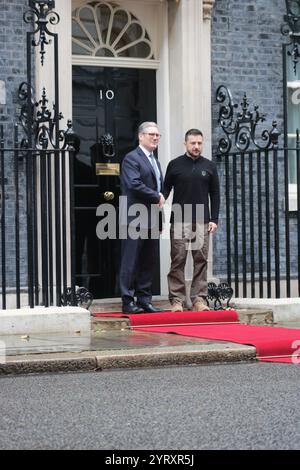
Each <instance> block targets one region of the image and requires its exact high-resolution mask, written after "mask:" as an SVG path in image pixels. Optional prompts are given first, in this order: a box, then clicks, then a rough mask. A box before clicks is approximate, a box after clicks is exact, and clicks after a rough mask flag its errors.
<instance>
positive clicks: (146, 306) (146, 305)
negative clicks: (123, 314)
mask: <svg viewBox="0 0 300 470" xmlns="http://www.w3.org/2000/svg"><path fill="white" fill-rule="evenodd" d="M137 305H138V307H140V308H142V309H143V312H145V313H158V312H161V310H160V309H159V308H156V307H154V305H152V304H151V303H150V302H149V303H141V302H138V303H137Z"/></svg>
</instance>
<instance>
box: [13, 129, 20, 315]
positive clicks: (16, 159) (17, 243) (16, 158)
mask: <svg viewBox="0 0 300 470" xmlns="http://www.w3.org/2000/svg"><path fill="white" fill-rule="evenodd" d="M14 147H15V151H14V177H15V266H16V307H17V308H20V307H21V297H20V204H19V151H18V148H19V142H18V126H17V125H15V127H14Z"/></svg>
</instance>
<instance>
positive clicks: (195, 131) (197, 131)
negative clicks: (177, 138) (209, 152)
mask: <svg viewBox="0 0 300 470" xmlns="http://www.w3.org/2000/svg"><path fill="white" fill-rule="evenodd" d="M190 135H201V136H202V137H203V133H202V132H201V131H200V130H199V129H189V130H188V131H187V132H186V133H185V136H184V140H185V142H186V141H187V139H188V137H189V136H190Z"/></svg>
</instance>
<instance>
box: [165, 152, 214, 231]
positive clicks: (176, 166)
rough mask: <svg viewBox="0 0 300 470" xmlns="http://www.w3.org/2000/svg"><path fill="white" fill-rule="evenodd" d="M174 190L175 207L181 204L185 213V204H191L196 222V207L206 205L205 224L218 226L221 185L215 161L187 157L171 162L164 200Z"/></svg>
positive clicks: (183, 156)
mask: <svg viewBox="0 0 300 470" xmlns="http://www.w3.org/2000/svg"><path fill="white" fill-rule="evenodd" d="M172 188H174V195H173V202H172V207H174V204H179V205H180V206H181V210H182V213H183V206H184V204H191V205H192V222H197V221H198V220H197V218H199V217H197V213H196V205H197V204H203V205H204V223H208V222H214V223H216V224H217V223H218V217H219V207H220V185H219V178H218V173H217V167H216V165H215V163H214V162H212V161H211V160H208V159H207V158H205V157H203V156H200V157H198V158H196V159H193V158H192V157H190V156H188V155H187V154H185V155H181V156H180V157H177V158H175V159H174V160H171V161H170V163H169V164H168V167H167V172H166V176H165V182H164V191H163V195H164V197H165V199H167V198H168V196H169V194H170V192H171V190H172ZM209 200H210V207H209ZM202 213H203V212H202ZM174 214H176V211H174V212H173V211H172V215H171V222H174V221H175V222H176V221H177V220H176V215H175V219H174ZM187 221H188V222H189V221H190V220H187ZM200 221H201V220H199V222H200Z"/></svg>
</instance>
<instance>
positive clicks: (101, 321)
mask: <svg viewBox="0 0 300 470" xmlns="http://www.w3.org/2000/svg"><path fill="white" fill-rule="evenodd" d="M105 311H106V312H107V310H105ZM114 311H120V310H118V309H115V310H114ZM99 313H100V312H99ZM112 313H113V311H112ZM237 313H238V318H239V321H240V323H243V324H246V325H271V324H273V323H274V320H273V312H272V310H264V309H239V310H237ZM126 329H130V320H129V319H128V318H125V317H122V318H118V317H110V318H109V317H92V331H93V333H94V334H97V333H102V332H105V331H108V330H126Z"/></svg>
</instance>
